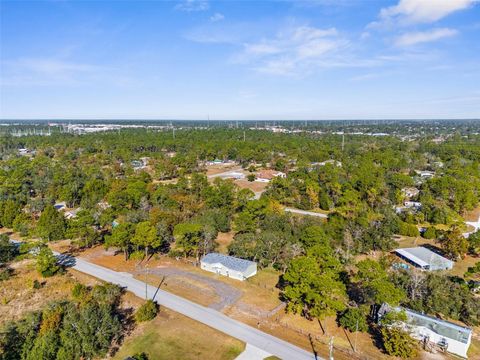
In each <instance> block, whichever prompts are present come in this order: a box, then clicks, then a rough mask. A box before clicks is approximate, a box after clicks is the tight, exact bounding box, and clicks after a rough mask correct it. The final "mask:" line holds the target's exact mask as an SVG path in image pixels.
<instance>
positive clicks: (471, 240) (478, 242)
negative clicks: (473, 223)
mask: <svg viewBox="0 0 480 360" xmlns="http://www.w3.org/2000/svg"><path fill="white" fill-rule="evenodd" d="M467 241H468V252H469V253H470V254H472V255H475V256H478V255H480V230H477V231H476V232H474V233H473V234H470V235H469V237H468V238H467Z"/></svg>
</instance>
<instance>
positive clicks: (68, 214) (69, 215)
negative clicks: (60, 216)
mask: <svg viewBox="0 0 480 360" xmlns="http://www.w3.org/2000/svg"><path fill="white" fill-rule="evenodd" d="M81 210H82V208H76V209H73V210H69V211H65V214H64V216H65V218H67V219H75V218H76V217H77V214H78V212H79V211H81Z"/></svg>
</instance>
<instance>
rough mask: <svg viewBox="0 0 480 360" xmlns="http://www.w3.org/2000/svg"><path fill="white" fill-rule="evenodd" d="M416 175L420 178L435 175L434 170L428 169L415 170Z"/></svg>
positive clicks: (428, 177) (429, 177)
mask: <svg viewBox="0 0 480 360" xmlns="http://www.w3.org/2000/svg"><path fill="white" fill-rule="evenodd" d="M415 172H416V173H417V175H419V176H420V177H421V178H422V179H431V178H433V177H434V176H435V172H434V171H428V170H421V171H420V170H415Z"/></svg>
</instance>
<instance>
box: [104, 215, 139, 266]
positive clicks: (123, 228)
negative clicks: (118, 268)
mask: <svg viewBox="0 0 480 360" xmlns="http://www.w3.org/2000/svg"><path fill="white" fill-rule="evenodd" d="M133 234H134V227H133V224H130V223H122V224H118V225H117V226H115V227H114V228H113V229H112V235H109V236H105V247H106V248H107V249H108V248H109V247H118V248H120V249H122V251H123V253H124V254H125V260H127V259H128V255H129V253H130V248H131V246H132V241H131V238H132V237H133Z"/></svg>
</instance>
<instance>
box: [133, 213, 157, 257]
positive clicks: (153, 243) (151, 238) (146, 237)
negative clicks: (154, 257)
mask: <svg viewBox="0 0 480 360" xmlns="http://www.w3.org/2000/svg"><path fill="white" fill-rule="evenodd" d="M132 244H135V245H137V246H142V247H143V248H144V249H145V257H147V256H148V251H149V249H156V248H158V247H159V246H160V245H161V244H162V241H161V239H160V238H159V237H158V235H157V229H155V227H154V226H152V225H151V224H150V222H149V221H142V222H140V223H138V224H137V226H136V227H135V235H134V236H133V238H132Z"/></svg>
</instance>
